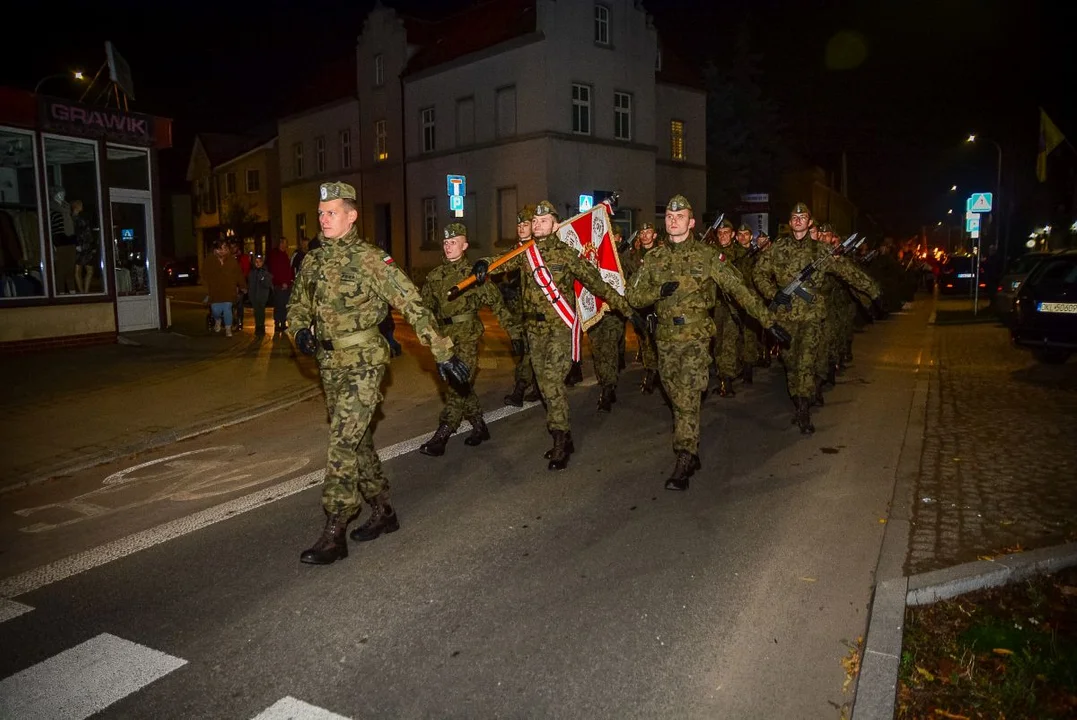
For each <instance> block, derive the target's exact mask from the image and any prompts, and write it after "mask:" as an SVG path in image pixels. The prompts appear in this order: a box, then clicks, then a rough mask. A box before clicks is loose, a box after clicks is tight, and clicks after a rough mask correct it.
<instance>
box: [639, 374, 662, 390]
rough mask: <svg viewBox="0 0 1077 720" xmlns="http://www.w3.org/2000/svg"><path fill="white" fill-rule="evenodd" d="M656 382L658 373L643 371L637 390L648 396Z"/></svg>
mask: <svg viewBox="0 0 1077 720" xmlns="http://www.w3.org/2000/svg"><path fill="white" fill-rule="evenodd" d="M657 380H658V372H657V371H655V370H644V371H643V382H642V383H640V386H639V389H640V390H641V391H642V392H643V394H644V395H650V394H651V393H653V392H654V386H655V381H657Z"/></svg>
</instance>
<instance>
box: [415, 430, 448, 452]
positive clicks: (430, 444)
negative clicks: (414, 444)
mask: <svg viewBox="0 0 1077 720" xmlns="http://www.w3.org/2000/svg"><path fill="white" fill-rule="evenodd" d="M450 437H452V428H451V427H449V426H448V425H446V424H445V423H441V424H440V425H438V429H437V430H435V431H434V435H433V437H431V438H430V439H429V440H427V441H426V442H424V443H423V444H422V445H420V446H419V452H421V453H422V454H423V455H430V456H431V457H441V456H442V455H444V454H445V445H446V443H448V442H449V438H450Z"/></svg>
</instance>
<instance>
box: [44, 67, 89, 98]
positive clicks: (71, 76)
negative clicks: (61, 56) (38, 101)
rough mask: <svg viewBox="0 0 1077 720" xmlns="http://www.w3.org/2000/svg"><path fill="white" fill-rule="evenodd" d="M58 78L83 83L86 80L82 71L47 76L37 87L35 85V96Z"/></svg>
mask: <svg viewBox="0 0 1077 720" xmlns="http://www.w3.org/2000/svg"><path fill="white" fill-rule="evenodd" d="M58 78H69V79H72V80H77V81H79V82H82V81H83V80H85V79H86V76H85V75H83V74H82V71H81V70H75V71H74V72H70V73H56V74H54V75H46V76H45V77H43V78H41V79H40V80H38V81H37V85H34V95H37V94H38V92H40V91H41V86H42V85H44V84H45V83H47V82H48V81H49V80H56V79H58Z"/></svg>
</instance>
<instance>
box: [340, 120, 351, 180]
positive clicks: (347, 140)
mask: <svg viewBox="0 0 1077 720" xmlns="http://www.w3.org/2000/svg"><path fill="white" fill-rule="evenodd" d="M351 166H352V131H351V128H345V129H343V130H341V131H340V167H341V169H343V170H348V169H350V168H351Z"/></svg>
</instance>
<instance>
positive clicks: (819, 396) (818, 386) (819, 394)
mask: <svg viewBox="0 0 1077 720" xmlns="http://www.w3.org/2000/svg"><path fill="white" fill-rule="evenodd" d="M809 402H810V403H812V404H814V405H818V406H819V407H823V405H826V400H824V399H823V382H822V381H818V382H816V383H815V397H813V398H812V399H811V400H810V401H809Z"/></svg>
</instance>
